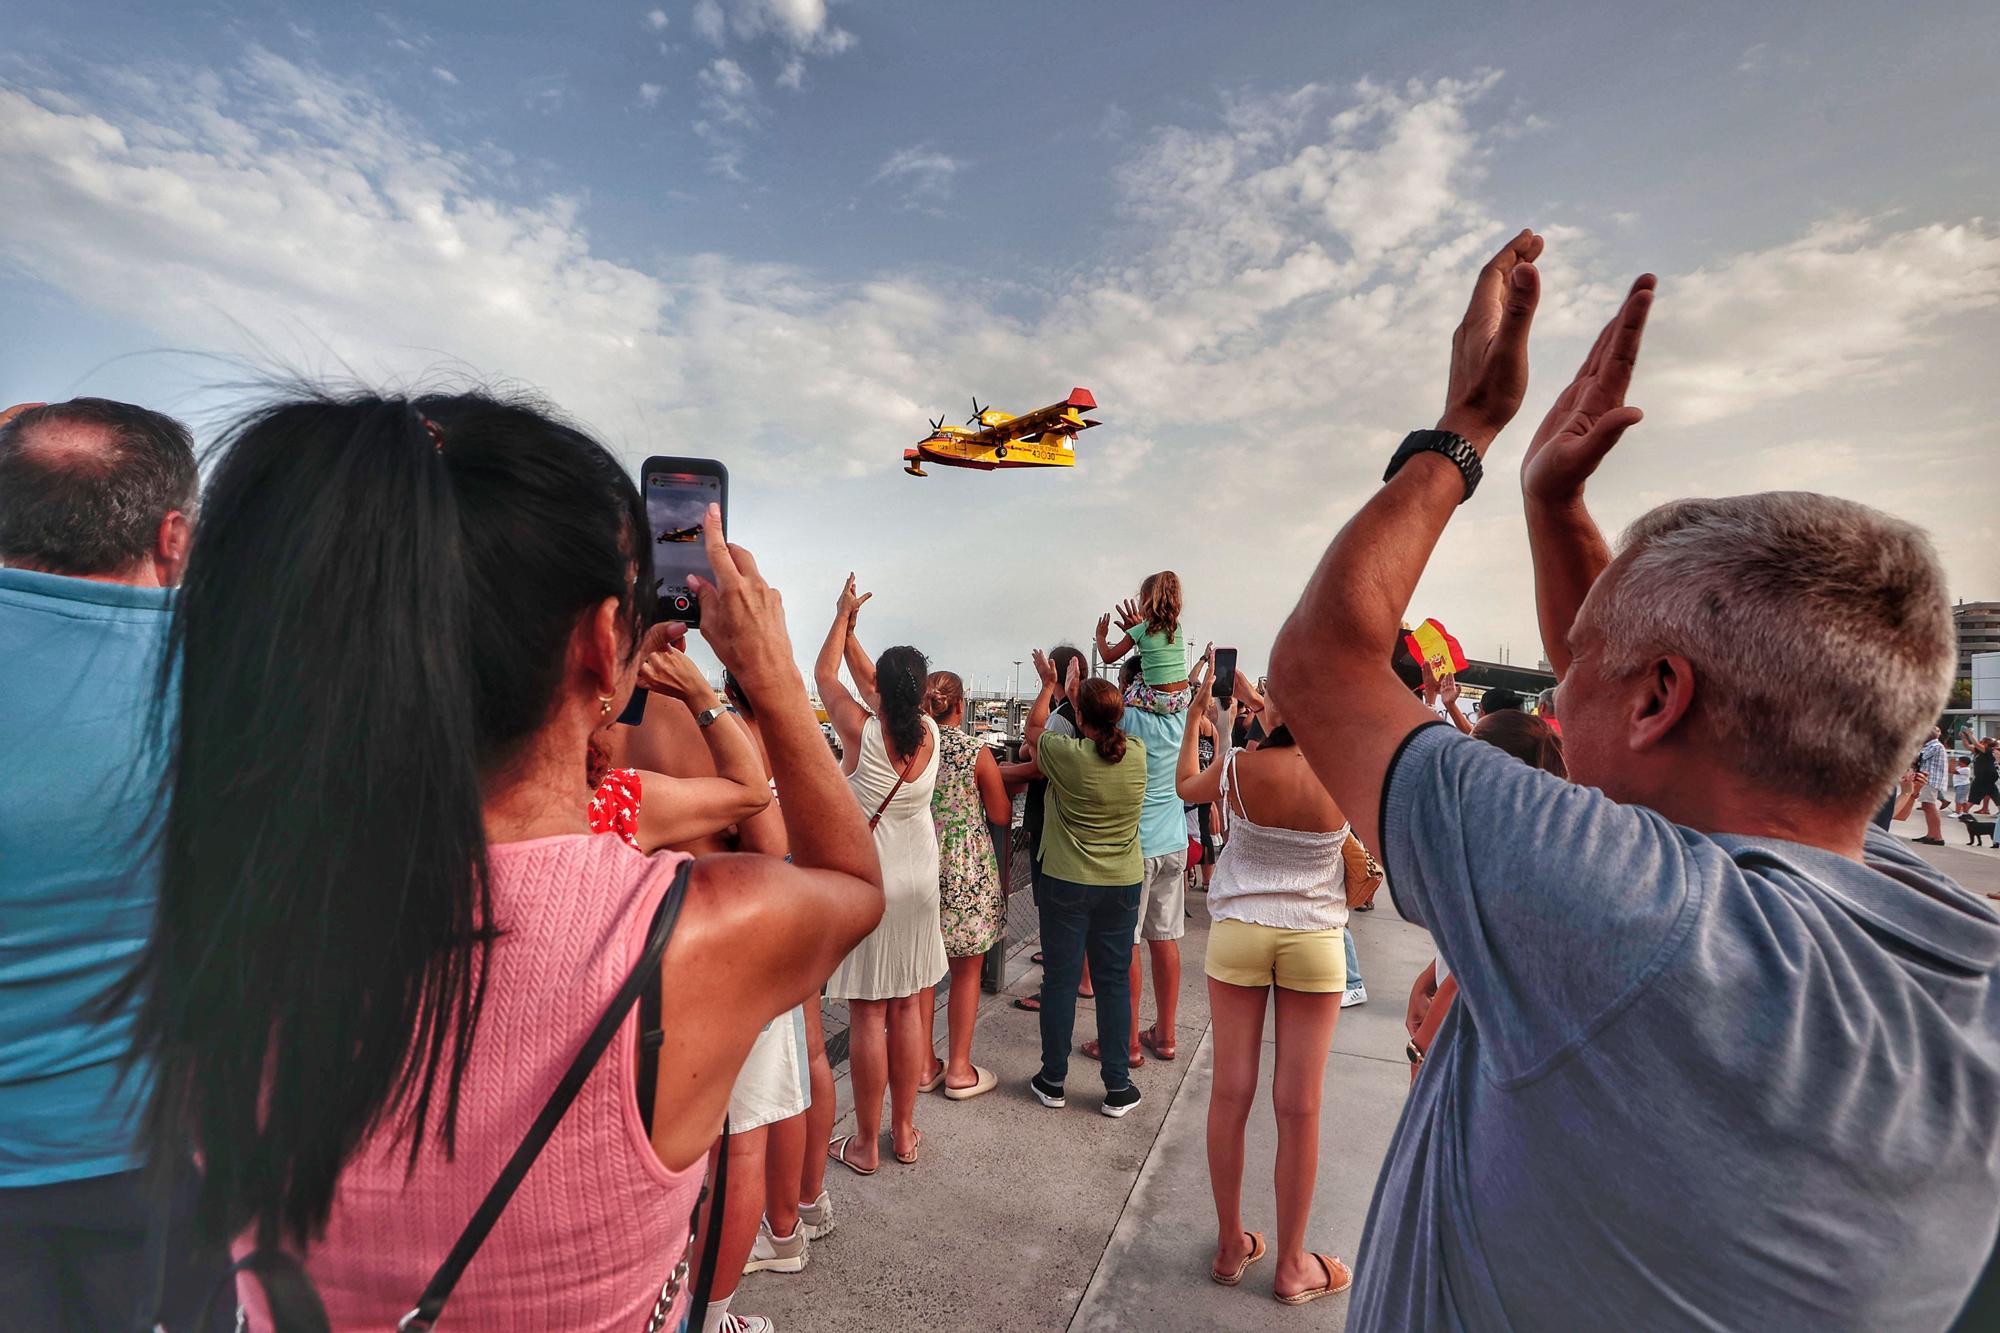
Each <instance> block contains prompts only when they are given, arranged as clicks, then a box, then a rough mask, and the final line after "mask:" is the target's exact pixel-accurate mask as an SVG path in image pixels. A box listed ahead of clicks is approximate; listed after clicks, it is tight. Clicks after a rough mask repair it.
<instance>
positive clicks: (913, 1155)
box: [890, 1074, 944, 1166]
mask: <svg viewBox="0 0 2000 1333" xmlns="http://www.w3.org/2000/svg"><path fill="white" fill-rule="evenodd" d="M938 1077H939V1078H943V1077H944V1075H942V1074H940V1075H938ZM923 1146H924V1132H923V1131H922V1130H921V1129H920V1130H918V1131H917V1141H916V1142H915V1143H912V1144H911V1145H910V1155H909V1156H908V1157H905V1156H903V1154H901V1153H899V1152H895V1148H894V1146H893V1145H892V1146H891V1148H890V1151H891V1152H892V1153H895V1157H896V1160H897V1161H899V1162H901V1163H902V1164H903V1165H904V1166H915V1165H916V1164H917V1153H918V1151H919V1150H920V1149H922V1148H923Z"/></svg>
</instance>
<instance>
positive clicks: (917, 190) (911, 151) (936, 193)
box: [868, 144, 962, 205]
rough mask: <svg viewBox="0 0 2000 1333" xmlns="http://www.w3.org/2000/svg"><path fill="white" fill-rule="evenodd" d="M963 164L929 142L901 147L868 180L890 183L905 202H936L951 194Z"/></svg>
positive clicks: (883, 183) (919, 203) (875, 182)
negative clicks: (952, 185)
mask: <svg viewBox="0 0 2000 1333" xmlns="http://www.w3.org/2000/svg"><path fill="white" fill-rule="evenodd" d="M961 165H962V164H961V163H960V162H959V161H958V160H957V159H956V158H954V157H952V156H950V155H949V154H946V153H940V152H938V151H937V150H936V149H934V148H931V147H930V146H929V145H927V144H920V145H918V146H916V147H914V148H899V149H897V150H896V151H895V152H894V153H891V154H890V155H889V160H888V161H886V162H884V163H883V164H882V166H881V168H880V169H879V170H878V171H876V173H875V174H874V175H873V176H871V177H869V178H868V183H869V184H870V185H886V186H888V187H889V188H890V190H891V191H892V192H894V193H897V194H899V195H900V196H901V197H902V199H903V200H904V201H905V202H906V203H910V204H915V205H924V204H936V203H938V202H941V201H942V200H944V199H946V198H949V197H950V195H951V183H952V179H953V178H954V177H955V176H957V175H958V171H959V167H960V166H961Z"/></svg>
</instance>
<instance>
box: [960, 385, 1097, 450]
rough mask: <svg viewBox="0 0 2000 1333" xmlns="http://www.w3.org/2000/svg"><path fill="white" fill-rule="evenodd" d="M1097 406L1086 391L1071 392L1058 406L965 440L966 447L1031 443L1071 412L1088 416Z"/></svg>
mask: <svg viewBox="0 0 2000 1333" xmlns="http://www.w3.org/2000/svg"><path fill="white" fill-rule="evenodd" d="M1096 406H1097V399H1096V398H1094V397H1092V396H1091V392H1090V390H1088V389H1071V390H1070V392H1069V397H1067V398H1065V399H1063V401H1061V402H1060V403H1050V404H1049V405H1048V406H1047V407H1038V408H1036V409H1035V410H1034V411H1032V412H1028V413H1025V414H1023V415H1021V416H1018V417H1014V418H1012V419H1010V420H1007V421H1003V422H1001V423H1000V424H999V425H997V426H988V427H987V428H986V429H984V430H982V431H980V432H979V433H978V434H976V435H973V436H970V437H968V439H967V443H969V444H979V445H995V444H1006V443H1008V442H1009V441H1011V440H1027V439H1033V438H1034V437H1035V436H1037V435H1040V434H1041V433H1042V432H1043V431H1046V430H1049V429H1052V428H1053V427H1056V426H1059V425H1062V424H1063V421H1064V418H1065V417H1066V416H1067V415H1068V414H1069V413H1070V412H1071V411H1072V410H1074V411H1076V412H1078V413H1083V412H1088V411H1090V410H1091V409H1092V408H1094V407H1096ZM1096 424H1097V423H1096V422H1095V421H1085V422H1083V423H1081V425H1079V426H1078V427H1077V429H1079V430H1081V429H1084V428H1086V427H1089V426H1095V425H1096Z"/></svg>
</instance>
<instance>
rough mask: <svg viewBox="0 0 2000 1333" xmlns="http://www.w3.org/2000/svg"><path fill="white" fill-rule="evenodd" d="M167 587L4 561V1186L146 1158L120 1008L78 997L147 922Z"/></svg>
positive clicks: (138, 1083) (0, 949)
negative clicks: (103, 1017) (155, 719)
mask: <svg viewBox="0 0 2000 1333" xmlns="http://www.w3.org/2000/svg"><path fill="white" fill-rule="evenodd" d="M172 596H173V595H172V594H171V593H170V592H168V591H166V590H165V589H161V588H135V587H130V586H128V585H125V584H119V583H97V582H93V581H91V580H88V579H72V578H62V577H59V576H56V575H53V574H37V573H33V572H31V571H29V570H23V569H0V755H4V756H5V757H6V758H5V762H4V763H0V1188H13V1187H19V1186H27V1185H48V1184H54V1183H57V1182H60V1181H66V1180H84V1179H88V1178H90V1177H93V1176H103V1175H110V1174H112V1173H113V1172H118V1171H125V1170H130V1169H132V1168H134V1167H136V1166H138V1165H139V1155H138V1154H137V1152H135V1151H134V1148H133V1136H134V1133H135V1131H136V1130H137V1127H138V1126H137V1111H138V1108H139V1105H140V1104H141V1102H143V1101H144V1099H145V1096H146V1093H147V1090H148V1081H147V1079H146V1078H145V1077H144V1076H142V1075H139V1074H136V1073H135V1075H134V1076H133V1077H131V1078H128V1079H126V1080H125V1081H124V1082H123V1083H119V1082H118V1081H117V1078H118V1063H119V1061H120V1060H121V1059H123V1058H124V1056H125V1053H126V1050H127V1049H128V1047H129V1045H130V1041H131V1015H130V1014H129V1013H124V1014H120V1015H118V1016H116V1017H114V1018H112V1019H111V1020H109V1021H106V1022H97V1021H95V1020H93V1019H92V1018H91V1017H90V1014H89V1010H90V1008H91V1007H92V1006H93V1005H94V1004H95V1003H96V1001H97V1000H98V999H99V998H100V997H101V996H103V994H104V993H105V992H106V990H108V989H109V988H110V987H111V986H112V985H113V984H115V983H116V982H117V981H118V980H119V979H120V978H122V977H123V976H124V974H125V972H126V971H127V969H128V968H130V966H131V965H132V963H133V961H134V959H135V957H136V956H137V954H138V953H139V951H140V949H141V948H143V947H144V946H145V943H146V938H147V935H148V933H149V932H150V930H151V928H152V924H153V907H154V902H155V900H156V899H157V897H158V889H159V870H158V865H157V861H156V857H155V855H154V852H153V850H152V847H151V840H150V839H147V838H145V837H144V834H145V832H146V829H147V828H148V827H149V825H148V824H147V820H148V818H149V817H150V816H151V814H152V811H153V809H154V806H153V800H154V791H155V788H156V787H157V786H158V784H159V780H160V774H161V771H162V764H163V755H164V747H163V746H159V745H156V744H152V743H151V742H150V741H149V725H150V723H151V720H152V713H153V696H154V691H155V688H156V685H157V682H158V679H159V667H160V660H161V653H162V652H163V651H164V647H165V643H166V635H167V619H168V608H169V607H170V605H171V602H172Z"/></svg>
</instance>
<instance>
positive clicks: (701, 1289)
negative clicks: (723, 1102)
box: [687, 1116, 729, 1333]
mask: <svg viewBox="0 0 2000 1333" xmlns="http://www.w3.org/2000/svg"><path fill="white" fill-rule="evenodd" d="M707 1194H708V1198H709V1200H710V1202H709V1205H708V1241H707V1243H706V1244H704V1245H703V1246H702V1247H701V1271H700V1272H698V1273H696V1274H695V1279H694V1296H693V1297H692V1299H690V1301H689V1302H688V1320H687V1327H688V1328H689V1329H690V1330H691V1333H700V1330H701V1327H702V1325H703V1324H704V1323H706V1322H707V1320H708V1298H709V1295H710V1294H711V1293H712V1292H713V1291H714V1290H715V1256H716V1253H717V1252H718V1251H719V1250H721V1248H722V1214H723V1211H724V1210H725V1209H726V1208H727V1207H728V1206H729V1117H727V1116H724V1117H723V1118H722V1139H721V1141H720V1142H719V1143H718V1144H717V1145H716V1149H715V1186H714V1188H713V1189H710V1190H708V1191H707ZM696 1206H697V1207H699V1206H700V1205H696ZM688 1243H689V1244H690V1245H692V1244H693V1243H694V1237H692V1236H690V1237H688Z"/></svg>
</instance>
